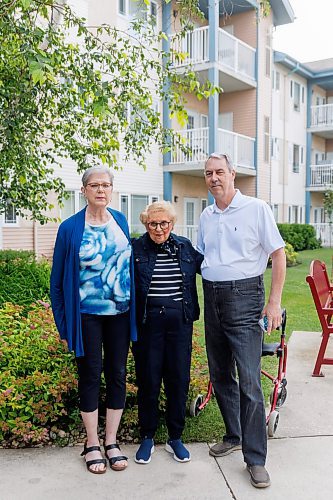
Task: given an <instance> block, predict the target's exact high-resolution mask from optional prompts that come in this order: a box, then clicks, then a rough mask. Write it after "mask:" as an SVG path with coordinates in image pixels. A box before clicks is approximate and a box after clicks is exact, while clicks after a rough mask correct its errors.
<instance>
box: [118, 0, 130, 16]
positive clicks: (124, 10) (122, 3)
mask: <svg viewBox="0 0 333 500" xmlns="http://www.w3.org/2000/svg"><path fill="white" fill-rule="evenodd" d="M118 12H119V14H121V15H122V16H126V15H127V14H128V0H118Z"/></svg>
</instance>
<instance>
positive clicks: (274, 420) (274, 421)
mask: <svg viewBox="0 0 333 500" xmlns="http://www.w3.org/2000/svg"><path fill="white" fill-rule="evenodd" d="M279 418H280V415H279V412H278V411H272V413H271V414H270V416H269V420H268V435H269V437H273V436H274V434H275V431H276V429H277V426H278V423H279Z"/></svg>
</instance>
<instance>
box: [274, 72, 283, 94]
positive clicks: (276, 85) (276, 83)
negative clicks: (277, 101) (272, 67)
mask: <svg viewBox="0 0 333 500" xmlns="http://www.w3.org/2000/svg"><path fill="white" fill-rule="evenodd" d="M280 77H281V75H280V73H279V71H273V82H272V87H273V89H275V90H276V91H279V90H280Z"/></svg>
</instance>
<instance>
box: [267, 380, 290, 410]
mask: <svg viewBox="0 0 333 500" xmlns="http://www.w3.org/2000/svg"><path fill="white" fill-rule="evenodd" d="M273 398H274V389H272V390H271V393H270V395H269V403H270V405H272V404H273ZM286 399H287V388H286V386H285V385H283V384H281V385H280V387H279V389H278V396H277V399H276V405H275V406H276V408H281V406H282V405H283V404H284V403H285V401H286Z"/></svg>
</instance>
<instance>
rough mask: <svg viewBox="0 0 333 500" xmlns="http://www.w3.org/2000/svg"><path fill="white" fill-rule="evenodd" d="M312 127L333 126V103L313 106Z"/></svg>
mask: <svg viewBox="0 0 333 500" xmlns="http://www.w3.org/2000/svg"><path fill="white" fill-rule="evenodd" d="M311 127H320V128H333V104H321V105H320V106H311Z"/></svg>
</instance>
